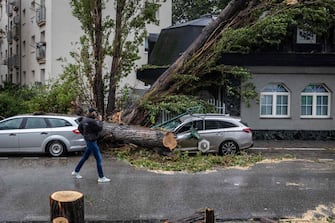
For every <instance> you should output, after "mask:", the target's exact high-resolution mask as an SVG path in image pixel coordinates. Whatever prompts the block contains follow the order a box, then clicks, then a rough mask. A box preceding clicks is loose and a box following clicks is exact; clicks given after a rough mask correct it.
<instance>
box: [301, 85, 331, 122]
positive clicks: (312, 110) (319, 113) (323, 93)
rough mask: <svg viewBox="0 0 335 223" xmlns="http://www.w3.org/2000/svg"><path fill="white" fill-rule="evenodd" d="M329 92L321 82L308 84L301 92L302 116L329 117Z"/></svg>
mask: <svg viewBox="0 0 335 223" xmlns="http://www.w3.org/2000/svg"><path fill="white" fill-rule="evenodd" d="M329 114H330V93H329V90H328V89H327V88H326V87H325V86H324V85H323V84H310V85H308V86H307V87H305V89H304V90H303V91H302V92H301V117H302V118H329Z"/></svg>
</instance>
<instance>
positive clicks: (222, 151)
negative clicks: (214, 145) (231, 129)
mask: <svg viewBox="0 0 335 223" xmlns="http://www.w3.org/2000/svg"><path fill="white" fill-rule="evenodd" d="M238 151H239V148H238V145H237V143H235V142H233V141H225V142H223V143H222V144H221V146H220V148H219V155H220V156H224V155H232V154H236V153H238Z"/></svg>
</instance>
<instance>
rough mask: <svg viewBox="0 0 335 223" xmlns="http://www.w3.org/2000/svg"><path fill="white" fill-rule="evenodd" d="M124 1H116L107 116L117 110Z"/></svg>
mask: <svg viewBox="0 0 335 223" xmlns="http://www.w3.org/2000/svg"><path fill="white" fill-rule="evenodd" d="M125 4H126V3H125V1H124V0H117V1H116V22H115V34H114V41H113V60H112V67H111V71H110V78H109V94H108V103H107V111H106V113H107V115H111V114H112V113H113V112H114V110H115V98H116V95H115V92H116V84H117V76H119V72H120V61H121V51H122V47H121V41H122V14H123V11H124V7H125Z"/></svg>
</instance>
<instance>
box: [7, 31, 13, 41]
mask: <svg viewBox="0 0 335 223" xmlns="http://www.w3.org/2000/svg"><path fill="white" fill-rule="evenodd" d="M7 42H8V43H9V44H12V43H13V33H12V31H11V30H9V31H8V33H7Z"/></svg>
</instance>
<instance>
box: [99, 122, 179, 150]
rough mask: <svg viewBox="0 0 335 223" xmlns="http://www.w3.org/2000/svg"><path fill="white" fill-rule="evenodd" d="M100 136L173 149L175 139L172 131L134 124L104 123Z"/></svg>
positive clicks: (122, 141)
mask: <svg viewBox="0 0 335 223" xmlns="http://www.w3.org/2000/svg"><path fill="white" fill-rule="evenodd" d="M101 136H102V137H103V138H104V139H105V140H106V139H107V140H109V141H112V142H121V143H127V144H129V143H132V144H135V145H138V146H141V147H146V148H159V149H161V148H166V149H169V150H173V149H174V148H176V146H177V141H176V139H175V136H174V134H173V133H172V132H167V131H161V130H154V129H150V128H146V127H141V126H135V125H124V124H121V125H120V124H119V123H107V122H106V123H104V128H103V131H102V133H101Z"/></svg>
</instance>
